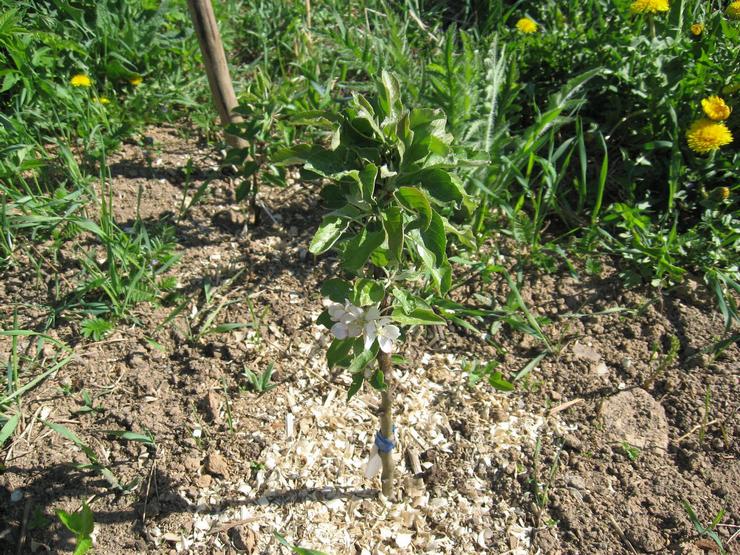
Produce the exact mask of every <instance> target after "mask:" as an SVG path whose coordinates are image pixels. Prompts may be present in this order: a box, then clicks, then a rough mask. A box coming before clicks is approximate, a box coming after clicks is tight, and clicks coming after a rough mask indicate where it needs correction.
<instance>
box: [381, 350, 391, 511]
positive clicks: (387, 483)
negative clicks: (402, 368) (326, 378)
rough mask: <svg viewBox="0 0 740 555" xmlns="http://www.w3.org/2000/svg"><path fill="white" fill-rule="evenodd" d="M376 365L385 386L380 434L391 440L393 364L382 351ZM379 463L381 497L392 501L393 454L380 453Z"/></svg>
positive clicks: (382, 393)
mask: <svg viewBox="0 0 740 555" xmlns="http://www.w3.org/2000/svg"><path fill="white" fill-rule="evenodd" d="M378 365H379V366H380V370H381V371H382V372H383V381H384V382H385V386H386V387H385V389H384V390H383V391H382V392H381V403H380V414H379V418H380V433H381V434H383V437H386V438H388V439H393V382H392V376H391V374H392V372H393V363H392V362H391V355H390V354H388V353H384V352H383V351H378ZM380 461H381V463H382V465H383V470H382V473H381V474H380V484H381V488H382V491H383V495H385V496H386V497H387V498H388V499H391V500H392V499H393V475H394V463H393V452H392V451H391V452H388V453H380Z"/></svg>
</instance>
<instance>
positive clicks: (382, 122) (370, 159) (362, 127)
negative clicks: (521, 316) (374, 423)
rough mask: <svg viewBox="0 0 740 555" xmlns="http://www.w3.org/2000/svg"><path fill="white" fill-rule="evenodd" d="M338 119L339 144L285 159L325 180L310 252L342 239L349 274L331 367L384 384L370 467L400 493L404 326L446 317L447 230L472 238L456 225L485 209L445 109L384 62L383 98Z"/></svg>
mask: <svg viewBox="0 0 740 555" xmlns="http://www.w3.org/2000/svg"><path fill="white" fill-rule="evenodd" d="M326 117H327V118H330V119H331V121H332V122H333V124H334V130H333V134H332V139H331V145H330V146H329V147H323V146H319V145H298V146H296V147H293V148H291V149H289V150H287V151H283V152H282V153H280V154H279V155H278V156H277V157H276V158H277V161H279V162H281V163H284V164H291V163H298V164H302V165H303V177H304V178H306V179H315V180H319V181H321V182H323V183H324V187H323V189H322V191H321V198H322V199H323V201H324V204H325V205H326V206H327V207H328V209H329V210H330V211H329V212H328V213H327V214H326V215H325V216H324V217H323V221H322V223H321V225H320V227H319V229H318V230H317V231H316V234H315V235H314V237H313V240H312V241H311V245H310V251H311V252H312V253H314V254H321V253H324V252H327V251H329V250H333V251H335V252H336V253H338V255H339V259H340V261H341V264H340V271H341V275H337V276H336V277H332V278H331V279H329V280H327V281H326V282H324V284H323V286H322V288H321V293H322V295H323V297H325V300H324V305H325V310H324V311H323V312H322V314H321V316H320V317H319V319H318V322H319V323H320V324H321V325H323V326H325V327H326V328H328V329H329V330H330V332H331V334H332V336H333V340H332V342H331V345H330V346H329V349H328V351H327V359H328V364H329V366H330V367H331V366H341V367H345V368H347V370H348V371H349V372H350V374H351V376H352V382H351V385H350V387H349V392H348V398H351V397H352V396H353V395H355V394H356V393H357V392H358V391H359V390H360V388H361V387H362V386H363V384H364V383H365V382H367V383H368V384H369V385H370V386H371V387H373V388H375V389H376V390H378V391H379V392H380V394H381V408H380V413H379V419H380V426H379V427H380V429H379V431H378V433H377V434H376V438H375V445H374V446H373V449H372V452H371V457H370V460H369V462H368V467H367V470H366V475H367V476H368V477H372V475H373V474H374V473H376V472H377V470H379V469H380V468H381V467H382V474H381V485H382V491H383V494H384V495H385V496H386V497H388V498H393V496H394V495H393V473H394V468H393V457H392V450H393V448H394V446H395V428H394V424H393V385H394V384H393V358H392V354H393V353H394V352H397V351H400V350H401V345H402V343H403V341H404V339H405V337H406V335H407V334H406V333H405V331H406V330H407V329H408V328H409V327H410V326H415V325H439V324H443V323H444V322H445V319H444V315H443V314H440V313H438V312H437V311H435V310H434V308H433V307H432V306H431V304H430V300H431V298H432V297H434V296H435V295H436V296H440V295H444V294H445V293H446V292H447V291H448V290H449V288H450V282H451V274H452V272H451V267H450V263H449V262H448V259H447V245H448V241H451V240H453V239H454V240H455V241H458V242H461V243H462V244H467V245H471V246H472V245H473V244H474V241H473V238H472V233H471V232H470V230H469V229H467V228H464V227H461V226H457V225H456V224H453V223H452V221H451V220H454V219H455V217H456V216H458V215H463V216H469V215H470V214H471V213H472V210H473V209H474V206H473V205H472V201H471V199H470V198H469V197H468V195H467V194H466V192H465V190H464V188H463V186H462V184H461V182H460V181H459V179H458V178H457V177H456V176H455V174H454V173H452V170H453V169H454V168H455V161H454V159H453V157H452V150H451V147H450V145H451V142H452V136H451V135H450V134H449V133H447V131H446V130H445V127H446V119H445V116H444V114H443V112H442V111H441V110H429V109H422V108H417V109H413V110H408V109H406V108H404V106H403V104H402V102H401V95H400V90H399V84H398V81H397V80H396V78H395V77H394V76H392V75H391V74H389V73H387V72H383V74H382V77H381V80H380V82H379V83H378V92H377V97H376V98H375V99H374V100H372V101H371V100H368V99H367V98H365V97H364V96H361V95H359V94H357V95H354V97H353V98H352V100H351V101H350V102H349V104H348V106H347V108H346V110H345V111H344V112H343V113H342V114H340V115H339V116H336V115H331V114H327V115H326Z"/></svg>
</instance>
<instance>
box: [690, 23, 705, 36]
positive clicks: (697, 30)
mask: <svg viewBox="0 0 740 555" xmlns="http://www.w3.org/2000/svg"><path fill="white" fill-rule="evenodd" d="M703 32H704V24H703V23H694V24H693V25H692V26H691V34H692V35H694V36H695V37H698V36H699V35H701V34H702V33H703Z"/></svg>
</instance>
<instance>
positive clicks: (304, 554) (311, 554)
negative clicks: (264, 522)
mask: <svg viewBox="0 0 740 555" xmlns="http://www.w3.org/2000/svg"><path fill="white" fill-rule="evenodd" d="M273 534H275V537H276V538H277V540H278V541H279V542H280V543H281V544H283V545H284V546H285V547H287V548H288V549H290V550H291V551H292V552H293V553H297V554H298V555H326V553H324V552H323V551H316V550H315V549H306V548H305V547H298V546H296V545H292V544H291V543H289V542H288V540H286V539H285V538H284V537H283V536H281V535H280V534H278V533H277V532H273Z"/></svg>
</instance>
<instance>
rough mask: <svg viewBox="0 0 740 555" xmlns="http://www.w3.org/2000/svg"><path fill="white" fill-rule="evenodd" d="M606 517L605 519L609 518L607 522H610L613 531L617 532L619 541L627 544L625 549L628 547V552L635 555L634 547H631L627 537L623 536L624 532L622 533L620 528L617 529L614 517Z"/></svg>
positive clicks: (608, 515) (617, 525)
mask: <svg viewBox="0 0 740 555" xmlns="http://www.w3.org/2000/svg"><path fill="white" fill-rule="evenodd" d="M606 516H607V517H608V518H609V522H611V523H612V526H614V529H615V530H616V531H617V534H619V537H620V538H621V540H622V541H623V542H624V543H625V544H627V547H629V548H630V551H631V552H632V553H633V554H634V555H637V551H635V548H634V547H632V544H631V543H630V541H629V540H628V539H627V536H625V535H624V532H622V529H621V528H620V527H619V524H617V521H616V520H614V517H613V516H612V515H610V514H607V515H606Z"/></svg>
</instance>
